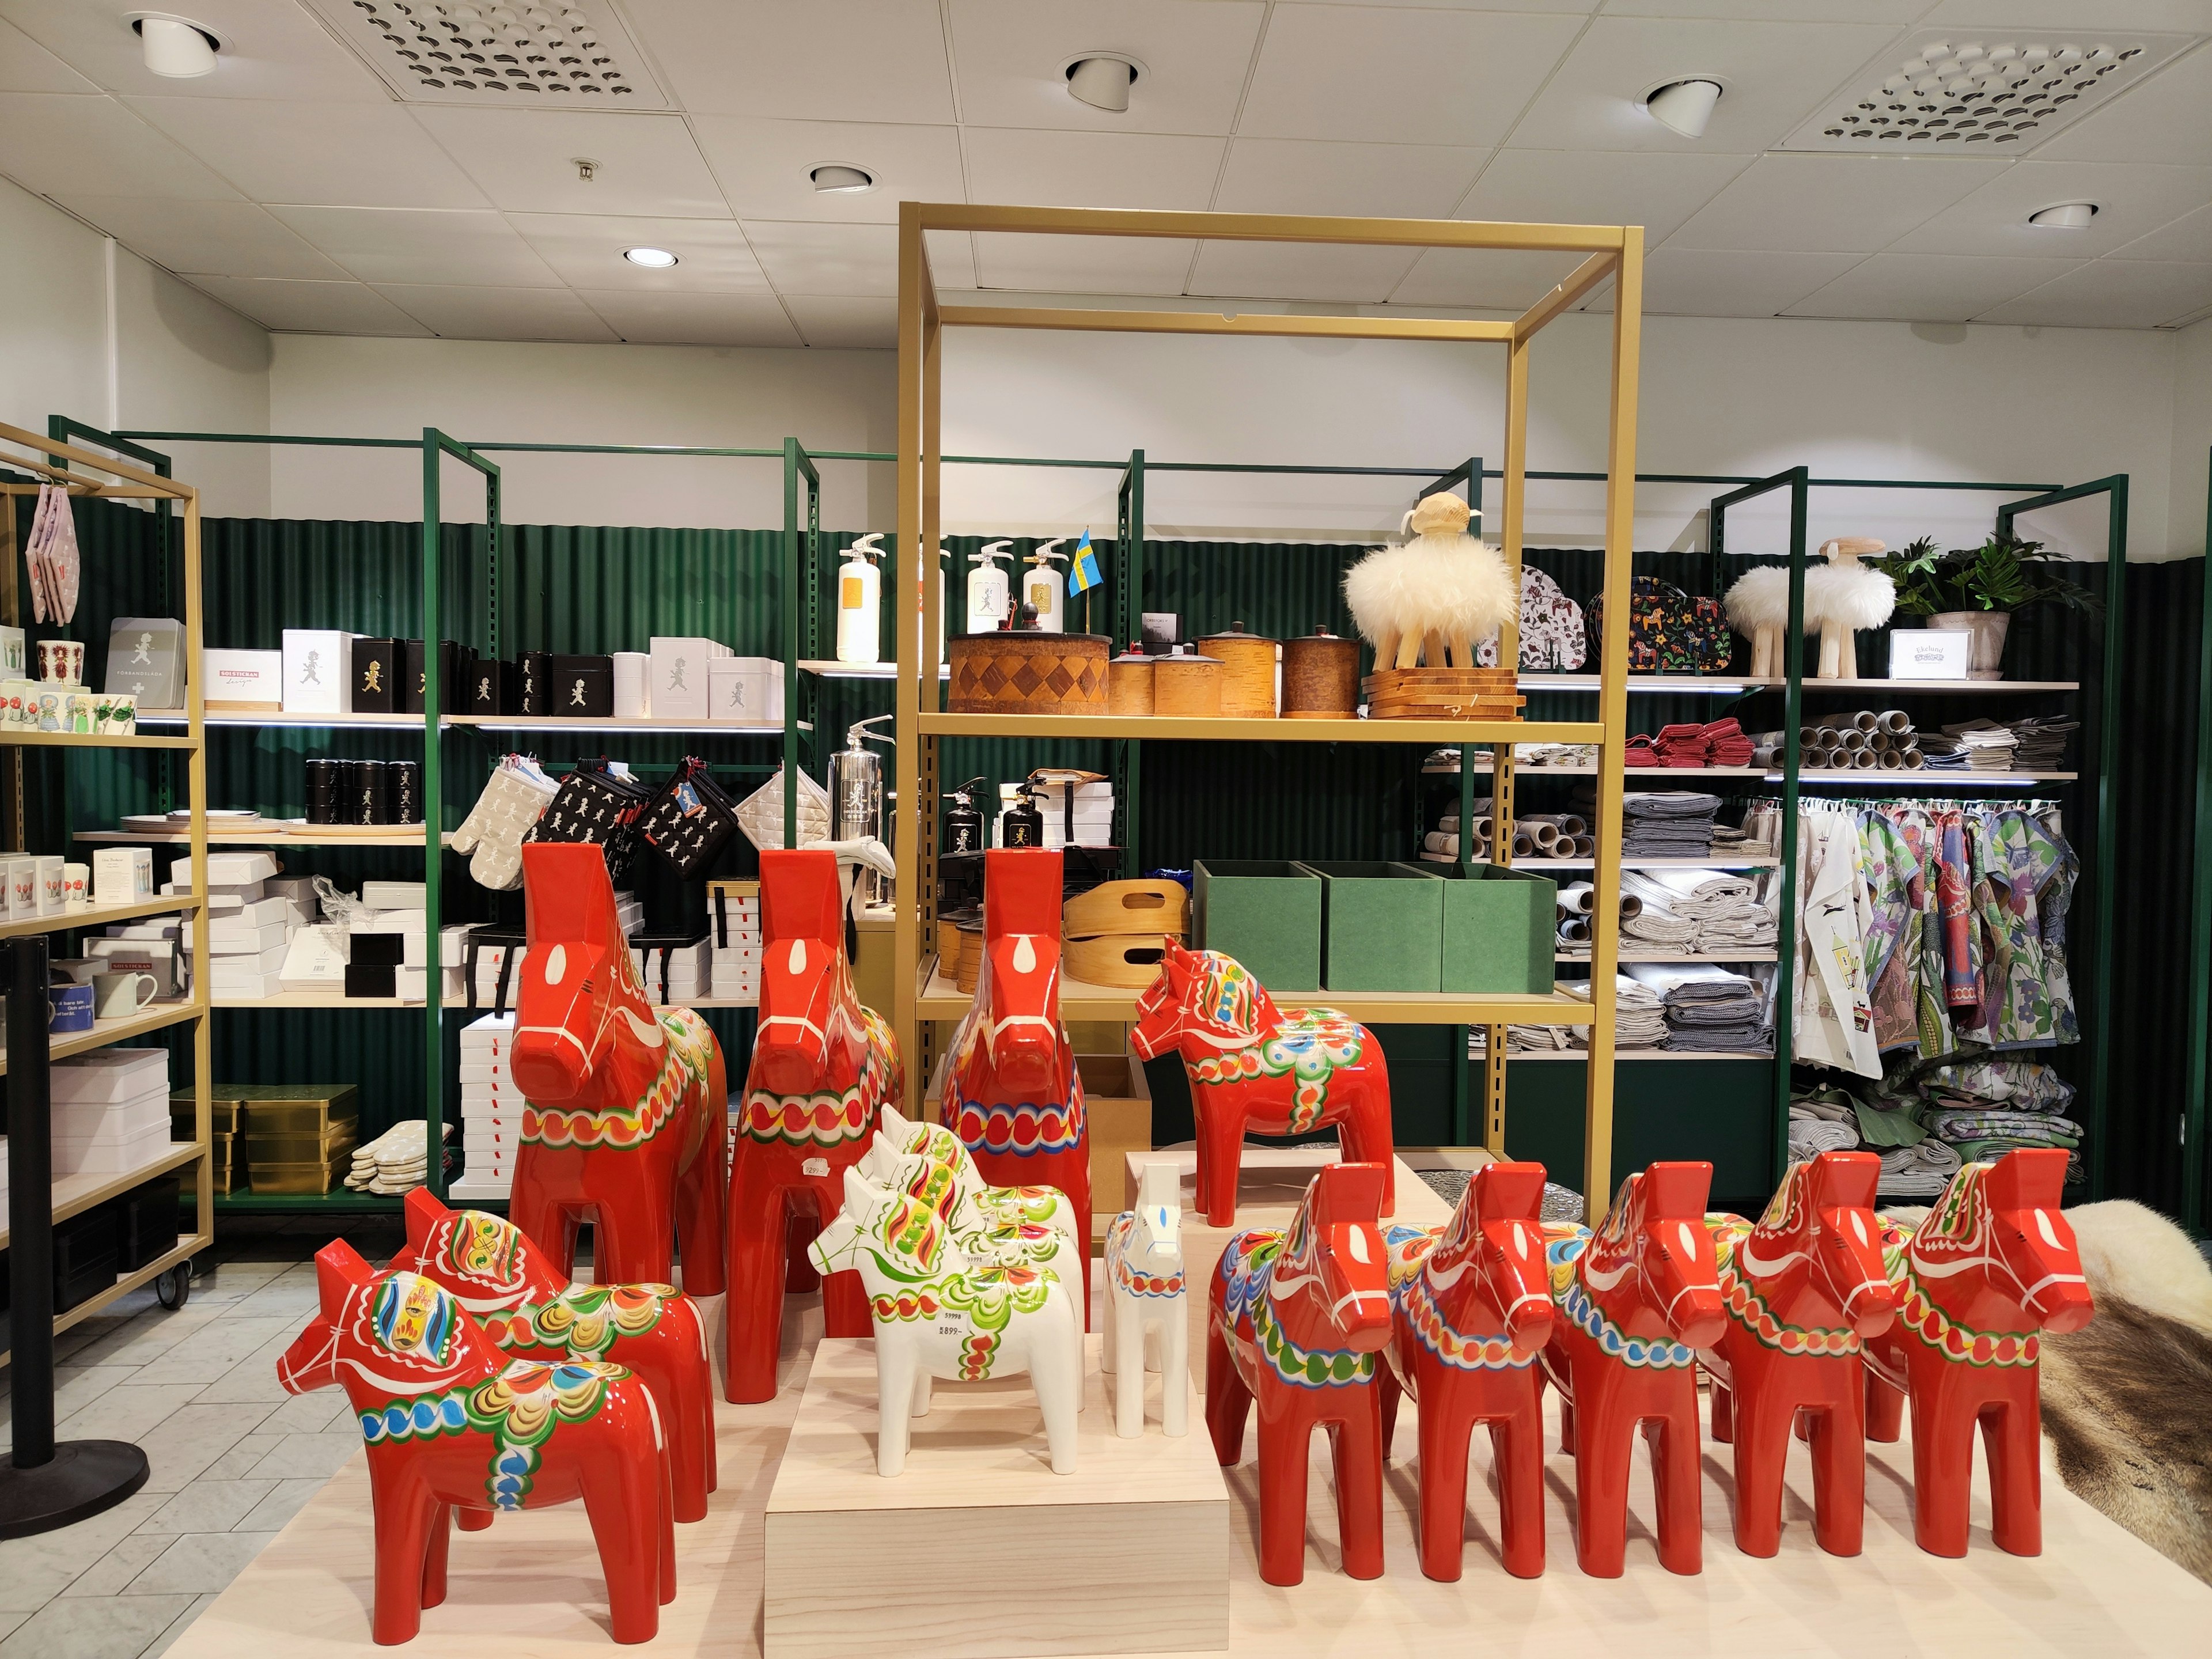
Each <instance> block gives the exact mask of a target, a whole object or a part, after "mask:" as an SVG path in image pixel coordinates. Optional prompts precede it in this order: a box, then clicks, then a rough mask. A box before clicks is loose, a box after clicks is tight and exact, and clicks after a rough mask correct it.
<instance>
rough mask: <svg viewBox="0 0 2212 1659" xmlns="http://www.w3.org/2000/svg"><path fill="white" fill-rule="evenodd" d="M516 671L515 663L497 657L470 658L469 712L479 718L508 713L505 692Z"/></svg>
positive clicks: (467, 706) (467, 707)
mask: <svg viewBox="0 0 2212 1659" xmlns="http://www.w3.org/2000/svg"><path fill="white" fill-rule="evenodd" d="M513 672H514V665H513V663H507V662H501V661H500V660H499V659H498V658H496V657H473V658H471V659H470V661H469V696H468V702H467V705H466V709H467V712H468V713H469V714H473V715H475V716H476V717H477V719H478V720H482V719H483V718H484V717H485V716H486V715H489V714H506V713H507V707H506V703H505V701H504V694H505V692H506V690H507V684H508V681H509V679H510V678H511V677H512V676H513ZM457 707H458V706H457Z"/></svg>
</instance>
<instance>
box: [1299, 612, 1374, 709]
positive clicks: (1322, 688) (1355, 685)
mask: <svg viewBox="0 0 2212 1659" xmlns="http://www.w3.org/2000/svg"><path fill="white" fill-rule="evenodd" d="M1358 713H1359V641H1358V640H1347V639H1342V638H1340V637H1339V636H1338V635H1334V634H1332V633H1330V632H1329V631H1328V629H1320V628H1317V629H1315V630H1314V631H1313V632H1312V633H1310V634H1308V635H1304V636H1303V637H1301V638H1298V639H1295V640H1285V641H1283V718H1284V719H1285V720H1351V719H1353V718H1354V717H1356V716H1357V715H1358Z"/></svg>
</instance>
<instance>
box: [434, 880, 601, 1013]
mask: <svg viewBox="0 0 2212 1659" xmlns="http://www.w3.org/2000/svg"><path fill="white" fill-rule="evenodd" d="M615 921H616V923H617V925H618V926H619V927H621V928H622V933H623V938H624V939H628V938H629V936H630V935H631V934H632V933H636V932H637V931H638V930H639V929H640V928H641V927H644V926H645V901H644V900H642V899H641V898H640V897H638V896H637V895H636V894H635V893H633V892H631V891H630V890H629V889H627V888H621V889H617V891H616V893H615ZM448 931H450V930H448ZM460 931H461V933H462V935H463V937H462V941H461V945H460V947H459V949H458V950H457V951H451V952H449V953H448V955H447V958H446V960H447V962H448V963H452V964H453V968H452V969H450V970H449V971H450V972H451V973H452V975H453V978H452V981H451V982H452V984H453V989H452V990H451V991H450V992H448V993H447V994H448V995H450V996H459V995H460V994H462V991H463V989H464V987H465V981H464V980H463V978H462V975H465V973H466V972H467V963H468V941H467V937H466V935H467V932H468V930H467V929H466V928H465V927H464V928H462V929H461V930H460ZM510 950H512V951H513V954H514V968H513V971H512V972H510V973H509V974H508V975H507V1006H508V1007H509V1008H513V1006H514V998H515V993H516V992H517V991H518V990H519V989H520V987H521V984H522V981H521V980H520V978H519V977H518V975H520V973H521V971H522V964H523V962H524V961H525V960H526V958H527V957H529V955H530V951H529V947H528V946H526V945H513V946H509V945H485V946H483V948H482V949H481V950H479V951H477V969H476V981H477V982H476V999H477V1001H478V1002H479V1003H482V1004H483V1005H484V1006H488V1007H495V1006H498V1001H499V975H500V969H501V967H502V966H504V965H505V963H506V962H507V953H508V951H510ZM632 959H633V960H635V952H633V953H632Z"/></svg>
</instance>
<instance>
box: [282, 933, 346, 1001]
mask: <svg viewBox="0 0 2212 1659" xmlns="http://www.w3.org/2000/svg"><path fill="white" fill-rule="evenodd" d="M345 970H346V959H345V952H344V951H343V950H341V949H339V948H338V942H337V930H336V929H334V928H331V927H301V928H299V929H297V930H295V932H294V933H293V934H292V936H291V937H290V938H289V939H287V940H286V941H285V949H284V962H283V968H282V969H280V972H281V973H282V975H283V983H284V988H285V989H286V990H288V991H329V990H336V991H341V992H342V991H343V989H344V988H345Z"/></svg>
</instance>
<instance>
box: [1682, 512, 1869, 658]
mask: <svg viewBox="0 0 2212 1659" xmlns="http://www.w3.org/2000/svg"><path fill="white" fill-rule="evenodd" d="M1884 550H1885V544H1883V543H1881V542H1879V541H1876V540H1875V539H1874V538H1872V537H1869V536H1841V537H1838V538H1836V539H1835V540H1833V541H1831V542H1824V543H1822V544H1821V545H1820V556H1821V557H1822V558H1824V559H1826V561H1827V562H1826V564H1813V565H1808V566H1807V567H1806V568H1805V628H1806V631H1807V632H1808V633H1809V632H1810V631H1811V630H1813V629H1815V628H1817V629H1820V668H1819V670H1818V671H1817V672H1816V673H1815V675H1814V678H1818V679H1824V680H1840V679H1848V678H1852V677H1853V676H1854V675H1856V674H1857V671H1858V647H1857V643H1856V642H1855V641H1853V639H1852V637H1851V635H1853V634H1854V633H1855V632H1856V631H1857V630H1858V629H1862V628H1879V627H1881V625H1882V624H1883V623H1886V622H1887V621H1888V620H1889V617H1890V613H1891V612H1892V611H1894V610H1896V609H1897V584H1896V583H1894V582H1893V581H1892V580H1890V579H1889V578H1888V577H1887V576H1886V575H1884V574H1882V573H1881V571H1879V570H1868V569H1865V568H1863V567H1862V566H1861V565H1860V563H1859V561H1860V560H1861V559H1863V558H1864V557H1865V556H1867V555H1869V554H1870V553H1880V552H1882V551H1884ZM1721 603H1722V605H1723V606H1724V607H1725V608H1726V610H1727V611H1728V619H1729V626H1730V627H1732V628H1734V629H1735V631H1736V632H1737V633H1739V634H1741V635H1743V636H1744V637H1745V638H1746V639H1747V640H1749V641H1751V673H1752V678H1754V679H1778V678H1781V676H1782V673H1783V671H1784V668H1785V667H1786V663H1785V661H1784V657H1783V655H1782V635H1783V632H1784V629H1787V628H1788V627H1789V626H1790V569H1789V567H1788V566H1787V565H1778V564H1776V565H1762V566H1760V567H1759V568H1758V569H1756V570H1747V571H1745V572H1744V573H1743V574H1742V575H1741V576H1739V577H1737V578H1736V581H1735V586H1733V587H1731V588H1729V591H1728V595H1727V597H1726V598H1725V599H1723V600H1722V602H1721Z"/></svg>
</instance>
